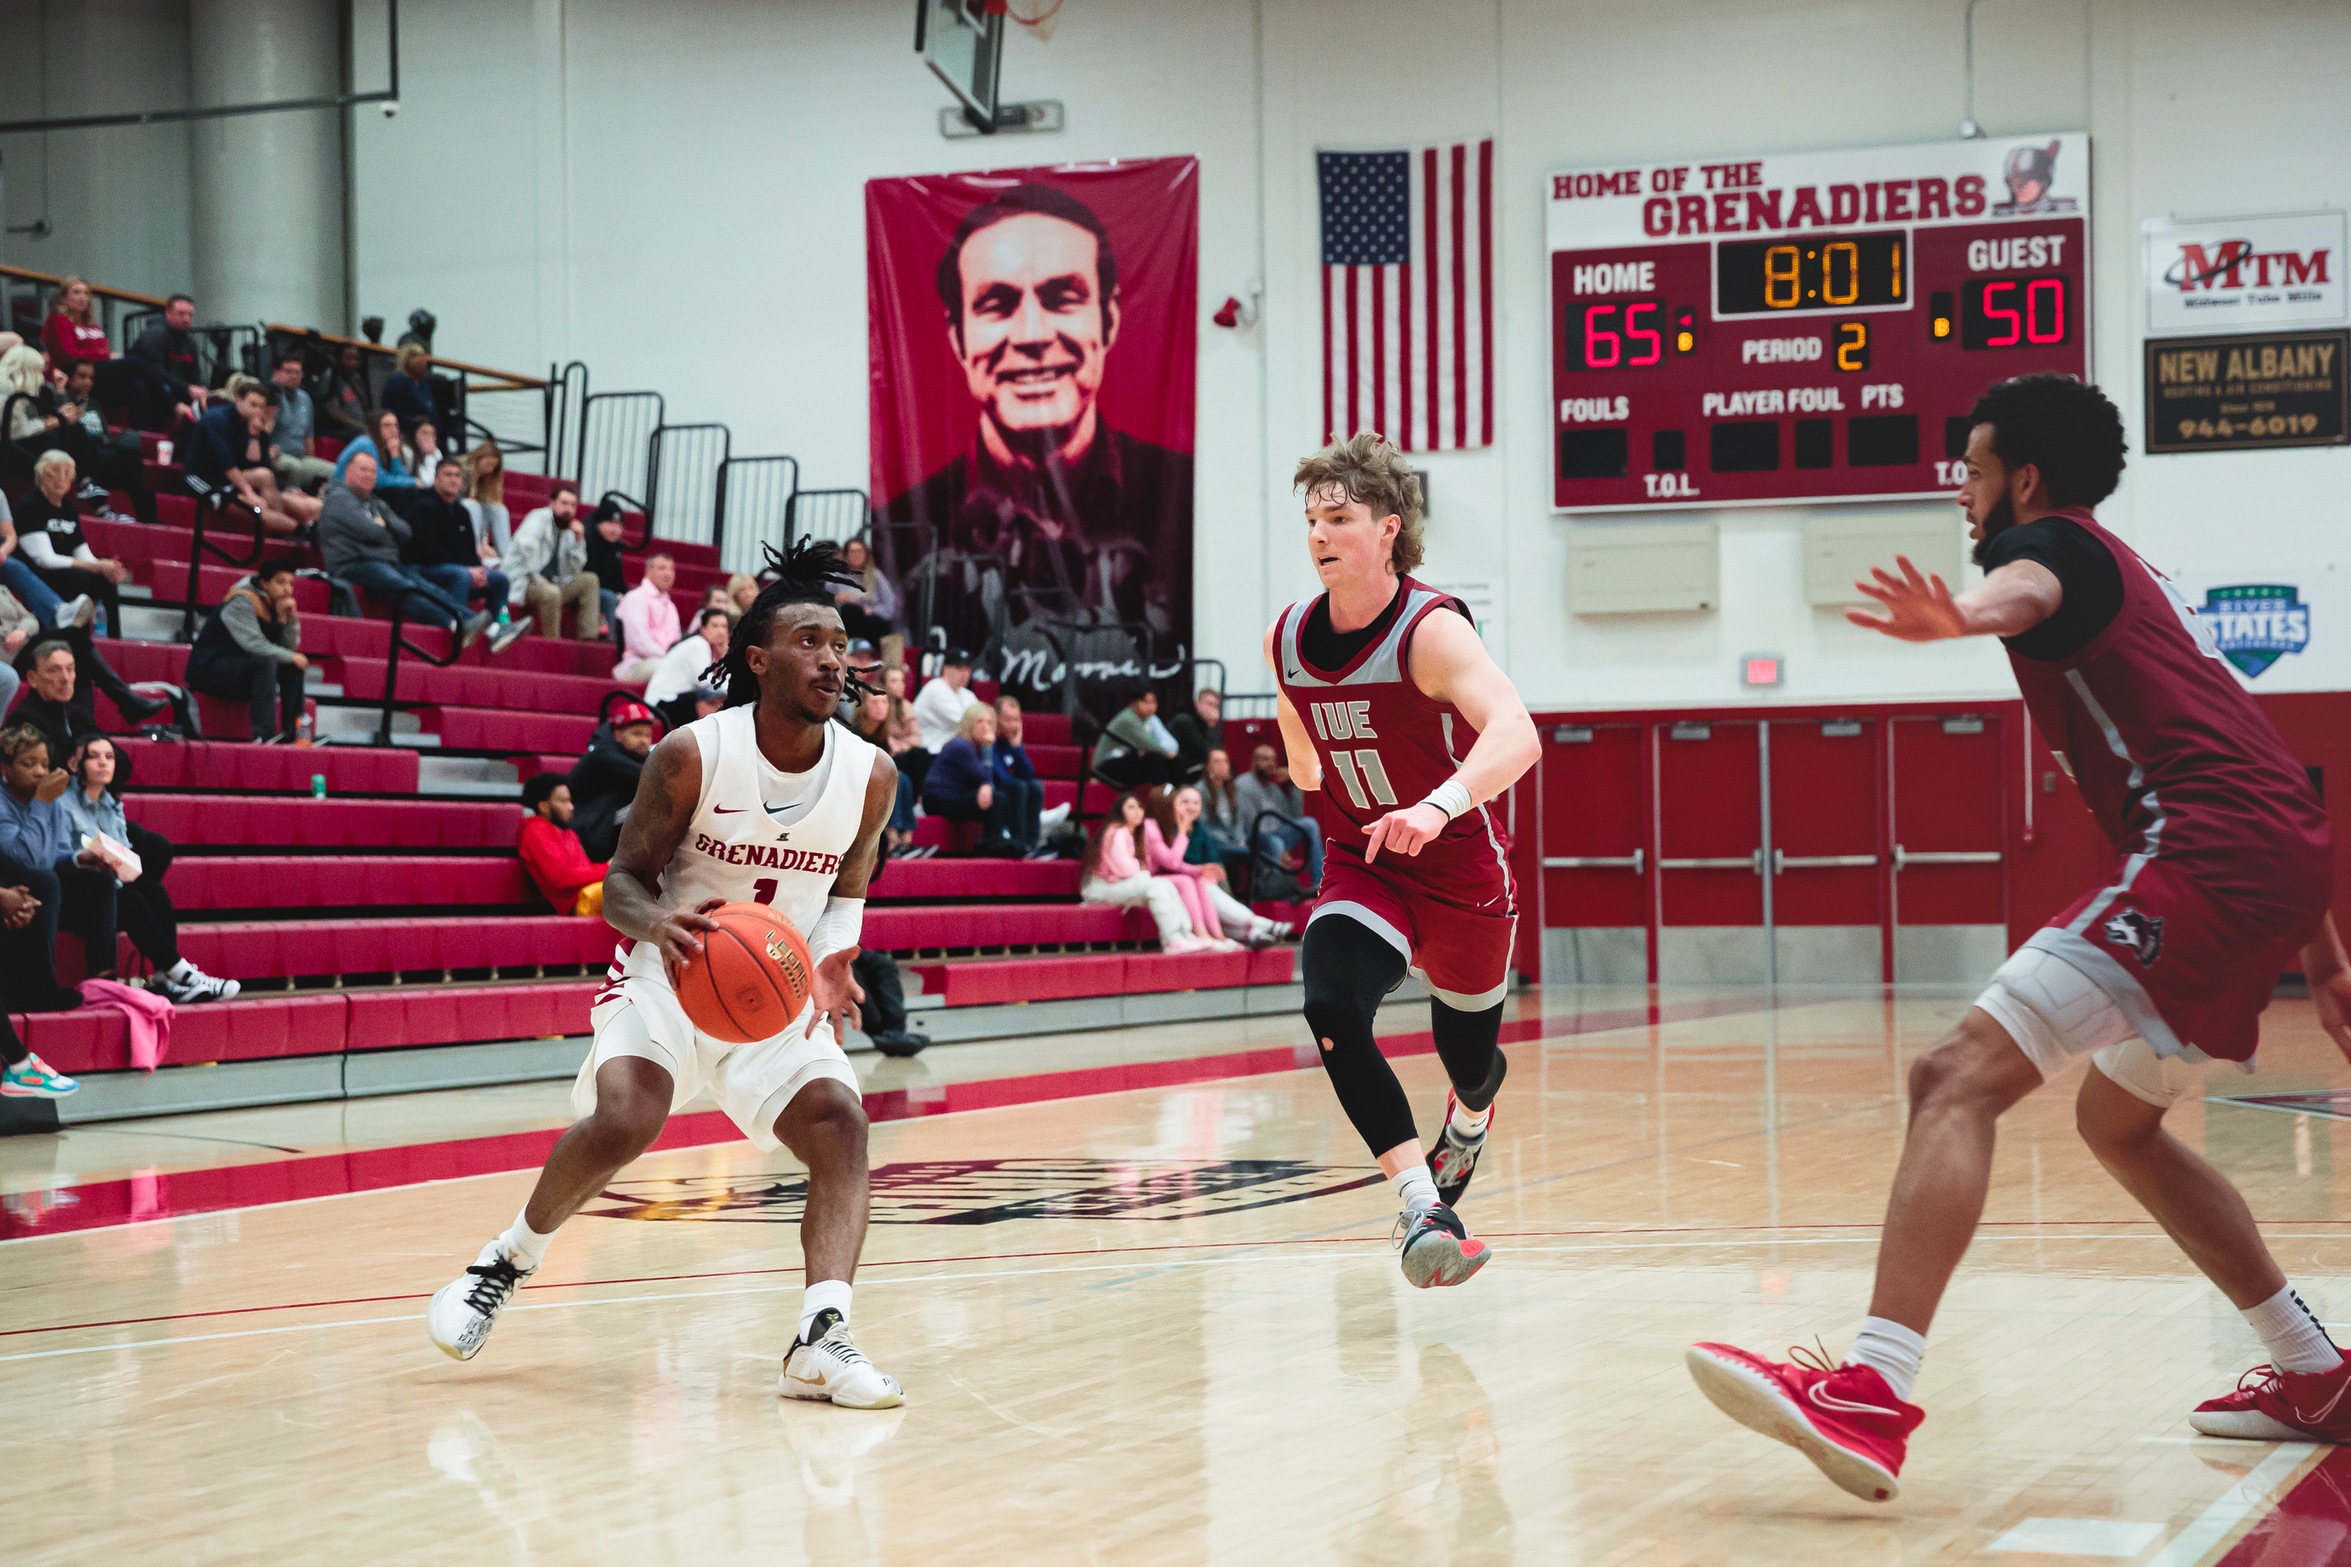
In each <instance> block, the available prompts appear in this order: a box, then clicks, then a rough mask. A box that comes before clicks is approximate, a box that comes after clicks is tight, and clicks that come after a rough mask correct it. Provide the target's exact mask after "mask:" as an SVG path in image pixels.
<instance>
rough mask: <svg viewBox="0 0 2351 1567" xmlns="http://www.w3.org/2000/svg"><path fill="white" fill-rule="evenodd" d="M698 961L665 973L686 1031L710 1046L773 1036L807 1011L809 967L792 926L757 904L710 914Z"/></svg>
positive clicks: (733, 906)
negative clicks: (688, 1026)
mask: <svg viewBox="0 0 2351 1567" xmlns="http://www.w3.org/2000/svg"><path fill="white" fill-rule="evenodd" d="M710 917H711V919H713V920H714V921H716V922H717V924H718V929H716V930H713V931H706V932H704V934H703V937H702V952H701V955H700V956H699V957H696V958H693V959H691V960H689V961H687V962H685V963H672V964H671V965H670V966H669V981H670V984H671V985H672V986H673V987H675V988H676V990H677V993H678V1001H679V1003H680V1004H681V1005H682V1006H684V1007H685V1009H686V1016H687V1017H689V1018H691V1019H693V1022H694V1026H695V1027H696V1028H698V1029H700V1030H702V1032H703V1033H705V1034H708V1035H709V1036H710V1037H711V1038H713V1039H723V1040H725V1041H727V1042H728V1043H729V1044H736V1045H747V1044H749V1043H751V1041H753V1040H755V1039H768V1038H772V1037H773V1036H774V1035H777V1034H780V1033H782V1032H783V1031H784V1029H785V1028H786V1027H787V1026H789V1025H790V1023H791V1021H792V1019H794V1018H796V1017H798V1016H799V1015H800V1009H801V1008H802V1007H804V1006H806V1005H807V1004H808V993H809V989H810V987H811V985H812V984H813V983H814V980H815V975H816V964H815V963H814V962H813V961H811V959H810V958H809V956H808V943H807V941H806V940H805V939H803V938H802V936H801V934H800V932H799V930H798V928H797V927H795V926H794V925H793V924H792V922H791V921H790V920H788V919H786V918H784V917H783V916H782V915H781V914H778V913H777V912H776V911H775V910H773V909H771V908H769V907H768V906H767V905H766V904H764V903H728V904H722V905H720V906H719V907H718V908H715V909H713V910H711V911H710Z"/></svg>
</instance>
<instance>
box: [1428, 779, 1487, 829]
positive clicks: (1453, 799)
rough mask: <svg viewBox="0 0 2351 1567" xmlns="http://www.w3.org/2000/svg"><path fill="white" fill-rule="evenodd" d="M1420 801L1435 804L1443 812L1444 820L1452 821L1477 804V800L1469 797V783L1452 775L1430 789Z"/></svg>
mask: <svg viewBox="0 0 2351 1567" xmlns="http://www.w3.org/2000/svg"><path fill="white" fill-rule="evenodd" d="M1420 803H1421V804H1423V805H1433V806H1435V807H1436V808H1437V809H1438V810H1440V811H1443V812H1444V813H1445V820H1447V821H1452V820H1453V819H1454V818H1456V817H1458V816H1460V815H1461V814H1462V813H1463V812H1465V811H1467V810H1468V809H1469V808H1470V807H1471V806H1473V805H1475V804H1477V801H1476V800H1474V799H1472V798H1471V797H1470V793H1469V785H1467V784H1465V783H1463V782H1462V781H1461V780H1460V779H1459V778H1458V777H1454V778H1448V779H1446V780H1445V781H1444V782H1443V783H1441V784H1439V785H1437V787H1435V788H1434V789H1431V790H1430V791H1429V793H1428V798H1427V799H1425V800H1423V801H1421V802H1420Z"/></svg>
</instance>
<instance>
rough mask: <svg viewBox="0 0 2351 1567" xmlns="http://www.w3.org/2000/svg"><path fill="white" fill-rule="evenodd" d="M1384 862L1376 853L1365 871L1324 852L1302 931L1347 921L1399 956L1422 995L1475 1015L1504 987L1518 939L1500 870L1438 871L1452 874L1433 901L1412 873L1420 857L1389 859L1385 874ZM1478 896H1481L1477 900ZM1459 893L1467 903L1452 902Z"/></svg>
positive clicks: (1423, 879)
mask: <svg viewBox="0 0 2351 1567" xmlns="http://www.w3.org/2000/svg"><path fill="white" fill-rule="evenodd" d="M1390 858H1391V857H1390V856H1388V855H1385V854H1383V855H1382V856H1380V859H1379V861H1378V863H1377V864H1372V865H1366V864H1365V863H1364V861H1363V856H1361V855H1359V854H1352V853H1348V852H1346V851H1344V850H1340V849H1331V850H1328V851H1327V853H1326V858H1325V859H1324V861H1323V870H1322V896H1321V897H1320V898H1319V899H1317V900H1316V902H1315V905H1314V912H1313V913H1312V914H1311V915H1309V916H1308V917H1307V924H1308V925H1312V924H1313V923H1314V922H1315V921H1316V920H1320V919H1336V918H1342V917H1343V918H1346V919H1351V920H1354V921H1355V922H1356V923H1357V924H1359V925H1362V926H1363V927H1364V928H1366V929H1367V930H1370V931H1371V932H1372V933H1373V934H1375V935H1377V936H1380V937H1381V938H1383V939H1384V940H1386V941H1387V943H1388V944H1389V945H1390V946H1392V947H1394V948H1395V949H1396V950H1397V951H1398V952H1400V953H1402V954H1403V955H1404V959H1405V961H1406V962H1407V963H1409V964H1410V965H1411V966H1412V972H1413V973H1415V974H1417V975H1419V976H1420V978H1421V982H1422V983H1423V984H1425V985H1427V986H1428V988H1429V994H1431V995H1433V996H1435V997H1436V998H1437V999H1438V1000H1439V1001H1442V1002H1444V1003H1445V1005H1447V1006H1449V1007H1452V1008H1453V1009H1454V1010H1456V1011H1459V1012H1483V1011H1485V1010H1486V1009H1487V1008H1488V1007H1491V1006H1494V1005H1495V1004H1497V1003H1498V1002H1500V1001H1501V999H1502V997H1503V996H1504V995H1505V994H1506V993H1507V992H1508V990H1509V988H1510V949H1511V944H1512V941H1513V940H1514V939H1515V937H1516V935H1517V932H1518V909H1517V906H1516V904H1515V903H1514V902H1513V900H1512V897H1511V889H1510V879H1509V877H1508V875H1507V874H1506V873H1505V872H1504V871H1503V869H1502V867H1501V865H1500V864H1499V863H1498V862H1496V861H1494V860H1492V859H1491V858H1487V859H1485V863H1484V866H1483V867H1482V868H1479V869H1473V870H1471V871H1470V872H1469V874H1467V875H1463V874H1459V871H1460V869H1461V868H1460V867H1454V866H1447V867H1445V868H1446V869H1447V870H1449V871H1452V872H1455V873H1454V874H1449V875H1447V876H1446V877H1445V884H1446V894H1447V895H1446V896H1445V897H1442V898H1440V897H1438V896H1437V895H1436V894H1435V893H1434V892H1432V891H1431V890H1430V887H1429V883H1430V881H1431V880H1432V879H1433V878H1431V877H1428V876H1415V875H1414V874H1413V872H1415V871H1416V870H1420V869H1421V868H1422V867H1421V864H1420V857H1415V856H1410V855H1401V854H1399V855H1395V856H1393V859H1394V861H1395V866H1396V868H1395V870H1394V871H1393V872H1391V871H1390V870H1389V868H1388V865H1389V860H1390ZM1438 868H1439V867H1437V866H1435V865H1431V866H1430V867H1428V869H1430V870H1436V869H1438ZM1481 883H1483V886H1482V887H1481V885H1480V884H1481ZM1480 891H1485V892H1487V893H1488V894H1489V896H1488V897H1486V898H1485V899H1483V900H1480V899H1479V898H1478V897H1477V893H1478V892H1480ZM1465 892H1466V893H1468V894H1469V901H1468V902H1467V903H1464V902H1461V901H1456V900H1457V899H1459V898H1460V897H1461V895H1462V894H1463V893H1465Z"/></svg>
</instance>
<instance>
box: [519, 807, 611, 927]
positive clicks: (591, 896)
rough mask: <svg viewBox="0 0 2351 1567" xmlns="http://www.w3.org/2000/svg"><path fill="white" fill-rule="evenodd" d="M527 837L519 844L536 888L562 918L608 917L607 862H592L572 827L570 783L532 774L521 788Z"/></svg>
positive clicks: (525, 864)
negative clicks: (605, 880)
mask: <svg viewBox="0 0 2351 1567" xmlns="http://www.w3.org/2000/svg"><path fill="white" fill-rule="evenodd" d="M522 808H523V809H524V810H525V811H528V812H529V813H530V814H529V815H527V816H525V817H524V818H523V819H522V837H521V839H520V840H519V841H518V842H517V843H516V844H515V853H516V854H518V855H519V856H521V858H522V866H523V869H524V870H525V871H527V872H529V873H530V878H531V884H532V885H533V886H535V887H537V888H538V889H539V895H540V896H541V897H543V898H545V899H546V900H547V903H548V906H549V907H551V908H553V909H554V910H555V912H556V913H558V914H602V913H603V912H604V873H605V871H606V870H607V869H608V866H607V865H606V863H605V862H603V861H600V860H591V859H589V858H588V851H587V850H585V849H583V848H581V847H580V835H579V834H578V833H576V832H574V831H572V827H571V814H572V806H571V781H570V780H569V779H567V778H565V777H564V776H563V774H561V773H533V774H532V775H531V776H530V777H529V778H528V779H526V780H524V782H523V786H522Z"/></svg>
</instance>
